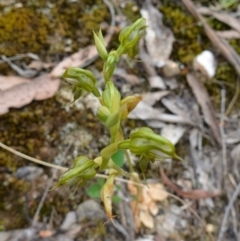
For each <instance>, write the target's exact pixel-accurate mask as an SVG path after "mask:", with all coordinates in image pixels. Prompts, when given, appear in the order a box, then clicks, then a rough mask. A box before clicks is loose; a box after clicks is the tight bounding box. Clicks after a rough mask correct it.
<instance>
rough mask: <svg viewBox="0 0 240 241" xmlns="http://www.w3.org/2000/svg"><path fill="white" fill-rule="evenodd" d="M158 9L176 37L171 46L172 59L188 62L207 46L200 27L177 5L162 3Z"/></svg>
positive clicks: (207, 43)
mask: <svg viewBox="0 0 240 241" xmlns="http://www.w3.org/2000/svg"><path fill="white" fill-rule="evenodd" d="M160 11H161V12H162V13H163V14H164V22H165V24H167V25H168V26H169V27H170V28H171V30H172V31H173V33H174V36H175V39H176V41H175V43H174V46H173V53H172V57H173V59H175V60H178V61H180V62H181V63H184V64H188V63H191V62H192V60H193V58H194V57H195V56H196V55H197V54H199V53H200V52H202V51H203V50H204V49H206V48H208V47H209V42H208V41H204V40H205V36H203V35H202V34H203V30H202V27H201V26H199V25H198V23H197V21H196V20H195V19H194V18H193V17H192V16H191V15H189V14H188V13H186V12H185V11H184V10H183V9H181V8H180V7H179V6H177V5H174V4H166V5H162V6H161V8H160ZM203 43H204V44H203Z"/></svg>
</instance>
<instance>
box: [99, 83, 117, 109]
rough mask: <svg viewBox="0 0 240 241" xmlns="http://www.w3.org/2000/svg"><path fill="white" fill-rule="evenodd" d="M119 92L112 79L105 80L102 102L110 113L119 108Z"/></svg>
mask: <svg viewBox="0 0 240 241" xmlns="http://www.w3.org/2000/svg"><path fill="white" fill-rule="evenodd" d="M120 102H121V94H120V93H119V91H118V89H117V88H116V87H115V85H114V84H113V82H112V81H109V82H107V84H106V87H105V90H104V91H103V93H102V104H103V106H106V107H107V108H108V109H109V111H110V112H111V113H114V112H116V111H118V110H119V108H120Z"/></svg>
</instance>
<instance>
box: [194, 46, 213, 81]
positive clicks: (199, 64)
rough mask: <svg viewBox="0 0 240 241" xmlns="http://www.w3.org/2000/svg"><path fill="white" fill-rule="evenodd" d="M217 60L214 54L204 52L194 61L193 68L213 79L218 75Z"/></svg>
mask: <svg viewBox="0 0 240 241" xmlns="http://www.w3.org/2000/svg"><path fill="white" fill-rule="evenodd" d="M216 67H217V63H216V59H215V57H214V55H213V53H212V52H210V51H209V50H204V51H203V52H202V53H201V54H199V55H197V56H196V57H195V59H194V60H193V68H194V69H195V70H198V71H200V72H201V73H202V74H203V75H205V76H207V77H208V78H212V77H213V76H214V75H215V73H216Z"/></svg>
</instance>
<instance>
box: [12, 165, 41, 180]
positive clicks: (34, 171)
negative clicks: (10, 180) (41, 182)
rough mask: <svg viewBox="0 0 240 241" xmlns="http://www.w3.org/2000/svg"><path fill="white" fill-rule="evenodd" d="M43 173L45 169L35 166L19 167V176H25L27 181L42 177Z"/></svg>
mask: <svg viewBox="0 0 240 241" xmlns="http://www.w3.org/2000/svg"><path fill="white" fill-rule="evenodd" d="M42 173H43V169H42V168H40V167H35V166H27V167H20V168H18V169H17V172H16V176H17V178H19V179H20V178H23V179H25V180H26V181H29V182H30V181H33V180H35V179H37V178H38V177H40V176H41V175H42Z"/></svg>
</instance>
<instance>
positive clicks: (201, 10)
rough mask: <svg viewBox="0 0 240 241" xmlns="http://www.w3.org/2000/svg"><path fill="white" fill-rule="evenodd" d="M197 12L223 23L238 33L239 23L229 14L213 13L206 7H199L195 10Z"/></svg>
mask: <svg viewBox="0 0 240 241" xmlns="http://www.w3.org/2000/svg"><path fill="white" fill-rule="evenodd" d="M197 11H198V12H199V13H200V14H204V15H205V14H206V15H211V16H213V17H214V18H216V19H217V20H219V21H221V22H223V23H226V24H227V25H228V26H230V27H232V28H233V29H235V30H237V31H238V32H239V33H240V21H239V20H238V19H237V18H235V17H233V16H231V15H230V14H228V13H223V12H214V11H212V10H211V9H209V8H206V7H201V8H199V9H197Z"/></svg>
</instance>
